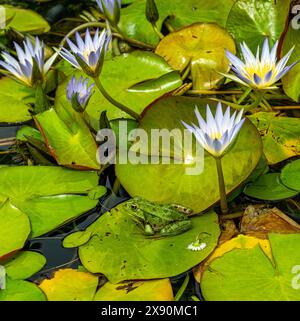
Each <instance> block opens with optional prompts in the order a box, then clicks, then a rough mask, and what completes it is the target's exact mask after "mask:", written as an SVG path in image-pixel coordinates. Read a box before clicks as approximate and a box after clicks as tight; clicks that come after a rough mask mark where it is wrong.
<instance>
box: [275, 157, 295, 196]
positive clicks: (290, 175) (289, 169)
mask: <svg viewBox="0 0 300 321" xmlns="http://www.w3.org/2000/svg"><path fill="white" fill-rule="evenodd" d="M280 179H281V181H282V183H283V184H284V185H286V186H287V187H289V188H291V189H294V190H297V191H300V159H298V160H296V161H294V162H291V163H290V164H288V165H286V166H285V167H284V168H283V170H282V171H281V175H280Z"/></svg>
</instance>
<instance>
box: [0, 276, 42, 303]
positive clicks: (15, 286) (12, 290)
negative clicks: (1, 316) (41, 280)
mask: <svg viewBox="0 0 300 321" xmlns="http://www.w3.org/2000/svg"><path fill="white" fill-rule="evenodd" d="M0 301H46V297H45V294H44V293H43V292H42V290H40V289H39V287H38V286H37V285H36V284H34V283H32V282H29V281H24V280H11V279H9V278H7V280H6V289H5V290H1V291H0Z"/></svg>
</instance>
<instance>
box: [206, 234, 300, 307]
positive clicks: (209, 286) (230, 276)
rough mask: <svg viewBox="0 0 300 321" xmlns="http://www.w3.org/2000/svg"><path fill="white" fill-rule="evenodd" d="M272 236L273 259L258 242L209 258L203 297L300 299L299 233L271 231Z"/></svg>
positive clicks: (215, 298) (250, 299) (241, 299)
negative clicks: (272, 232) (247, 247)
mask: <svg viewBox="0 0 300 321" xmlns="http://www.w3.org/2000/svg"><path fill="white" fill-rule="evenodd" d="M269 240H270V245H271V250H272V260H270V258H269V257H268V256H267V255H266V254H265V252H264V251H263V250H262V248H261V247H260V246H256V247H254V248H250V249H235V250H232V251H229V252H227V253H225V254H224V255H222V256H221V257H219V258H216V259H215V260H213V261H212V262H210V264H209V265H208V266H207V268H206V270H205V272H204V274H203V276H202V280H201V290H202V293H203V295H204V298H205V299H206V300H208V301H214V300H220V301H253V300H257V301H289V300H295V301H299V300H300V297H299V284H298V278H299V276H298V275H297V271H298V273H299V261H300V253H299V251H298V249H299V246H300V234H288V235H281V234H270V235H269ZM273 262H274V263H273Z"/></svg>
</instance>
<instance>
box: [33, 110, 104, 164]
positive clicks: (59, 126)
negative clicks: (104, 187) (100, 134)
mask: <svg viewBox="0 0 300 321" xmlns="http://www.w3.org/2000/svg"><path fill="white" fill-rule="evenodd" d="M34 119H35V121H36V123H37V125H38V127H39V128H40V131H41V132H42V134H43V136H44V138H45V141H46V144H47V145H48V147H49V149H50V151H51V154H52V155H53V157H54V158H55V159H56V160H57V162H58V163H59V164H60V165H64V166H69V167H72V168H84V169H99V168H100V164H99V163H98V162H97V159H96V155H97V144H96V141H95V139H94V137H93V135H92V134H91V132H90V130H89V128H88V126H87V125H86V124H85V122H84V120H83V119H82V117H81V116H80V115H79V114H78V113H76V112H75V111H70V114H69V117H68V119H67V120H66V121H64V120H63V119H61V118H60V117H59V115H58V114H57V113H56V111H55V110H54V109H50V110H47V111H45V112H43V113H41V114H38V115H36V116H35V117H34Z"/></svg>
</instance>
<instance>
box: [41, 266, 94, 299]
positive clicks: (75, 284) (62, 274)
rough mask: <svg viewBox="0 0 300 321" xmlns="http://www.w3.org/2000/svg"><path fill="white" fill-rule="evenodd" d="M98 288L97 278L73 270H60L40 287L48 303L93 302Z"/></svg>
mask: <svg viewBox="0 0 300 321" xmlns="http://www.w3.org/2000/svg"><path fill="white" fill-rule="evenodd" d="M97 286H98V277H97V276H95V275H92V274H90V273H87V272H79V271H77V270H73V269H63V270H58V271H57V272H55V274H54V276H53V278H52V279H50V280H47V279H45V280H43V281H42V283H41V284H40V285H39V287H40V288H41V289H42V290H43V291H44V293H45V294H46V296H47V299H48V301H92V300H93V298H94V295H95V293H96V290H97Z"/></svg>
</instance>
